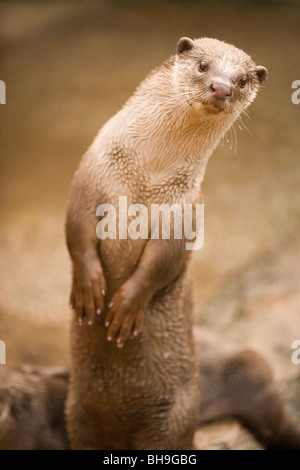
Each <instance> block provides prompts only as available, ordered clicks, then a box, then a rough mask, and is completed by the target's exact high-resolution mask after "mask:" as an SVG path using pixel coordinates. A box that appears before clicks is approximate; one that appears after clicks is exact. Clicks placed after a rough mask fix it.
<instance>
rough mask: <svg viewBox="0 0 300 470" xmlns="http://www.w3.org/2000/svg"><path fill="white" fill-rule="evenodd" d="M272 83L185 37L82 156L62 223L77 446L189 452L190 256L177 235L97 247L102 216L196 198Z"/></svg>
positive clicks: (192, 367) (208, 42)
mask: <svg viewBox="0 0 300 470" xmlns="http://www.w3.org/2000/svg"><path fill="white" fill-rule="evenodd" d="M266 77H267V70H266V68H265V67H261V66H256V65H255V63H254V62H253V61H252V59H251V58H250V57H249V56H248V55H247V54H245V53H244V52H243V51H241V50H240V49H237V48H236V47H234V46H232V45H229V44H226V43H224V42H221V41H218V40H216V39H208V38H204V39H196V40H194V41H193V40H191V39H189V38H181V39H180V40H179V42H178V44H177V53H176V55H175V56H172V57H171V58H170V59H168V60H167V61H166V62H165V63H164V64H163V65H162V66H161V67H159V68H157V69H155V70H154V71H153V72H152V73H150V75H149V76H148V77H147V78H146V79H145V80H144V81H143V82H142V84H141V85H140V86H139V87H138V89H137V90H136V92H135V93H134V95H133V96H132V97H131V98H130V99H129V100H128V101H127V103H126V104H125V106H124V107H123V108H122V109H121V110H120V111H119V112H118V113H117V114H116V115H115V116H114V117H113V118H112V119H110V121H108V123H107V124H106V125H105V126H104V127H103V128H102V129H101V130H100V132H99V134H98V136H97V137H96V139H95V141H94V143H93V144H92V146H91V147H90V149H89V150H88V151H87V153H86V154H85V156H84V158H83V160H82V162H81V164H80V166H79V169H78V170H77V172H76V174H75V177H74V180H73V183H72V187H71V192H70V198H69V204H68V211H67V221H66V234H67V245H68V248H69V252H70V255H71V258H72V262H73V286H72V293H71V305H72V307H73V308H74V309H75V312H76V317H77V321H76V318H74V319H73V323H72V336H71V337H72V367H71V385H70V390H69V396H68V400H67V411H66V414H67V422H68V429H69V435H70V440H71V445H72V447H73V448H74V449H191V448H192V447H193V435H194V431H195V429H196V427H197V423H198V416H197V413H196V412H195V409H196V408H197V407H195V404H196V403H200V385H199V371H198V366H197V361H196V354H195V348H194V340H193V334H192V330H193V328H192V326H193V319H192V303H191V300H190V299H191V273H190V269H189V264H190V252H189V251H187V250H185V243H184V242H185V241H184V239H182V240H179V239H174V237H173V239H171V240H160V239H158V240H154V239H151V240H146V239H141V238H139V239H137V240H133V239H117V240H111V239H109V238H106V239H105V240H101V241H100V240H99V239H98V238H97V235H96V225H97V222H98V220H97V218H96V209H97V207H98V206H99V205H100V204H103V203H109V204H112V205H114V206H115V207H116V206H117V201H118V198H119V196H120V195H125V196H127V199H128V203H129V204H133V203H140V204H144V205H145V206H146V207H150V205H151V204H153V203H158V204H162V203H166V204H169V205H172V204H174V203H178V204H187V203H190V204H193V205H195V204H196V203H197V202H199V200H200V197H201V183H202V181H203V177H204V172H205V168H206V164H207V162H208V159H209V157H210V155H211V154H212V152H213V150H214V149H215V148H216V146H217V145H218V143H219V141H220V139H221V138H222V137H223V136H224V134H225V133H226V132H227V131H228V129H229V128H230V127H231V125H232V124H233V122H234V121H235V120H236V119H237V118H238V117H239V115H240V114H241V112H242V111H243V110H245V109H246V108H247V107H248V106H249V105H250V103H251V102H252V101H253V100H254V98H255V96H256V94H257V91H258V89H259V88H260V86H261V84H262V83H263V82H264V81H265V79H266ZM107 305H108V307H107ZM97 314H98V315H97ZM105 315H106V316H105ZM85 319H86V321H85ZM106 326H108V330H107V329H106ZM131 334H132V336H133V338H132V339H131V340H130V341H127V340H128V337H129V336H130V335H131ZM114 338H116V339H117V345H119V346H123V345H124V348H123V349H119V348H117V347H116V343H115V342H114V341H112V340H113V339H114ZM107 339H108V340H110V342H108V341H107Z"/></svg>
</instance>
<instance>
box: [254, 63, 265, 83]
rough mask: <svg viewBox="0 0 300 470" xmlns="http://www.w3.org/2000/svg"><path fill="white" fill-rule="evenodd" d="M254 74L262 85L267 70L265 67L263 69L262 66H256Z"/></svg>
mask: <svg viewBox="0 0 300 470" xmlns="http://www.w3.org/2000/svg"><path fill="white" fill-rule="evenodd" d="M255 72H256V75H257V78H258V80H259V83H260V84H261V85H262V84H263V83H264V82H265V81H266V80H267V77H268V69H266V67H263V66H262V65H258V66H257V67H256V69H255Z"/></svg>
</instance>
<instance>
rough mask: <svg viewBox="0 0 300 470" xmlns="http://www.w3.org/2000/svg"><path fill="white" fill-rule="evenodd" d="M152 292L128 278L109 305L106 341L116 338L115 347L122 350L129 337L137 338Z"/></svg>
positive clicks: (106, 321) (147, 287)
mask: <svg viewBox="0 0 300 470" xmlns="http://www.w3.org/2000/svg"><path fill="white" fill-rule="evenodd" d="M153 293H154V292H153V291H152V290H151V288H150V287H149V286H143V285H141V284H140V283H139V282H138V281H137V280H136V279H134V278H133V277H132V278H129V279H128V280H127V281H126V282H125V283H124V284H123V285H122V286H121V287H120V288H119V289H118V290H117V292H116V293H115V295H114V296H113V298H112V301H111V302H110V304H109V306H108V307H109V312H108V314H107V316H106V320H105V326H107V327H109V328H108V332H107V340H108V341H112V340H113V339H114V338H115V337H116V338H117V346H118V347H119V348H122V347H123V346H124V342H125V341H126V340H127V339H128V338H129V337H130V336H131V335H133V336H137V335H138V334H139V333H140V331H141V329H142V325H143V319H144V311H145V308H146V306H147V305H148V303H149V301H150V299H151V297H152V295H153Z"/></svg>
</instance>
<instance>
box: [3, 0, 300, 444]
mask: <svg viewBox="0 0 300 470" xmlns="http://www.w3.org/2000/svg"><path fill="white" fill-rule="evenodd" d="M251 4H252V5H251ZM147 5H148V6H145V5H144V6H143V3H141V2H134V1H130V2H118V1H110V2H108V1H107V2H104V1H102V2H101V1H100V2H92V1H90V2H84V3H83V2H82V3H80V2H26V3H25V2H15V1H10V2H3V3H1V4H0V9H1V14H0V18H1V19H0V22H1V24H0V40H1V46H0V47H1V76H0V79H1V80H4V81H5V82H6V86H7V104H6V105H5V106H2V107H1V114H0V116H1V117H0V119H1V163H0V165H1V173H0V192H1V198H0V209H1V221H2V223H1V227H0V312H1V315H0V339H1V340H4V341H6V343H7V362H8V364H9V365H15V364H18V363H20V362H28V363H35V364H51V365H52V364H68V354H69V353H68V333H67V332H68V319H69V316H70V312H69V310H68V307H67V301H68V290H69V283H70V266H69V260H68V256H67V252H66V249H65V243H64V227H63V225H64V211H65V201H66V197H67V191H68V187H69V185H70V181H71V177H72V174H73V172H74V170H75V168H76V166H77V163H78V161H79V159H80V156H81V154H82V153H83V152H84V150H85V149H86V147H87V146H88V145H89V144H90V142H91V140H92V138H93V136H94V135H95V133H96V131H97V129H98V128H99V127H100V126H101V124H103V123H104V122H105V121H106V120H107V118H108V117H110V116H111V115H112V114H114V113H115V112H116V111H117V110H118V109H119V107H120V106H121V105H122V104H123V102H124V101H125V99H126V98H127V97H128V96H129V95H130V94H131V93H132V91H133V90H134V88H135V86H136V85H137V84H138V83H139V81H140V80H141V79H142V78H143V77H144V76H145V74H146V73H147V72H148V71H149V70H151V68H153V66H155V65H157V64H159V63H160V62H161V61H163V60H164V59H165V58H166V57H168V56H169V55H170V53H173V51H174V48H175V44H176V41H177V39H178V38H179V37H180V36H182V35H189V36H191V37H199V36H212V37H217V38H219V39H224V40H226V41H228V42H232V43H234V44H235V45H237V46H240V47H242V48H244V49H245V50H246V51H247V52H249V53H250V54H252V55H253V57H254V59H255V60H256V61H258V62H259V63H261V64H263V65H265V66H267V67H268V69H269V72H270V77H269V80H268V82H267V84H266V87H265V89H264V90H263V91H262V92H261V93H260V95H259V97H258V99H257V101H256V102H255V104H254V105H252V107H251V116H252V119H251V121H248V120H247V118H244V121H245V124H246V125H247V127H248V128H249V130H250V132H251V134H252V135H249V133H248V132H247V131H246V130H243V131H242V132H241V131H240V130H239V129H238V128H237V135H238V145H237V150H236V152H235V151H234V147H235V143H234V139H231V137H230V135H229V136H228V140H229V143H227V141H226V140H227V139H225V141H224V144H223V146H221V147H220V148H219V149H218V150H217V152H216V153H215V155H214V156H213V158H212V160H211V162H210V164H209V167H208V171H207V175H206V181H205V188H204V190H205V204H206V205H205V239H206V241H205V248H204V249H203V250H202V251H201V252H199V253H197V255H196V257H195V263H194V272H195V301H196V306H195V307H196V308H195V310H196V322H197V323H198V324H204V325H208V326H210V327H211V328H213V329H216V330H218V331H220V332H221V333H222V334H224V335H226V336H227V337H230V338H233V339H234V340H235V341H237V342H239V343H241V344H245V345H251V346H253V347H254V348H256V349H257V350H259V351H261V352H262V353H263V354H264V355H265V356H266V357H267V358H268V359H269V361H270V362H271V364H272V366H273V368H274V372H275V375H276V377H277V378H278V380H279V381H280V382H281V383H282V384H283V385H282V387H283V388H284V390H285V395H286V397H287V399H288V401H289V403H290V406H294V408H295V407H296V408H297V405H298V407H299V395H300V390H299V389H300V386H299V381H300V379H299V375H300V366H294V365H292V363H291V360H290V356H291V343H292V341H293V340H295V339H300V315H299V312H300V293H299V292H300V291H299V285H300V242H299V231H300V230H299V229H300V209H299V207H300V205H299V202H300V196H299V187H300V162H299V144H300V137H299V123H300V106H295V105H293V104H292V102H291V83H292V81H294V80H296V79H299V78H300V77H299V40H300V30H299V21H300V6H299V3H298V4H297V2H282V3H280V2H260V3H258V2H250V1H249V2H242V1H240V2H222V3H219V4H217V3H216V2H213V4H211V5H210V4H209V3H208V2H189V3H186V4H185V3H184V2H167V1H165V2H158V1H154V2H151V3H150V2H149V3H148V4H147ZM230 142H231V143H230ZM297 400H298V403H297ZM298 411H299V408H298ZM197 442H198V443H199V442H201V443H202V444H199V445H200V446H203V445H204V446H205V447H207V448H254V447H255V443H253V442H252V441H251V439H250V438H249V436H248V435H247V434H244V433H242V432H241V431H240V429H239V427H238V425H237V424H236V423H231V424H229V423H222V424H217V425H211V426H209V427H206V428H204V429H202V430H201V431H200V434H199V435H198V436H197Z"/></svg>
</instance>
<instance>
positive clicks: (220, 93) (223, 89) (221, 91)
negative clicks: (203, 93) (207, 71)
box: [211, 82, 231, 100]
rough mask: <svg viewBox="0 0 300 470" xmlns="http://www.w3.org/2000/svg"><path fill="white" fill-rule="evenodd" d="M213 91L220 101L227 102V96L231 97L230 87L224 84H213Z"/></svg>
mask: <svg viewBox="0 0 300 470" xmlns="http://www.w3.org/2000/svg"><path fill="white" fill-rule="evenodd" d="M211 89H212V90H213V95H214V96H216V97H217V98H220V100H225V98H227V96H230V95H231V88H230V87H229V86H228V85H224V83H218V82H215V83H212V85H211Z"/></svg>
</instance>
